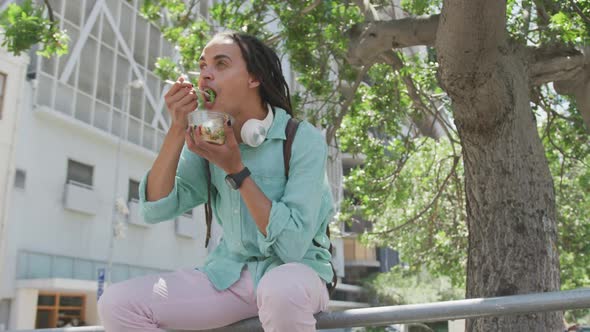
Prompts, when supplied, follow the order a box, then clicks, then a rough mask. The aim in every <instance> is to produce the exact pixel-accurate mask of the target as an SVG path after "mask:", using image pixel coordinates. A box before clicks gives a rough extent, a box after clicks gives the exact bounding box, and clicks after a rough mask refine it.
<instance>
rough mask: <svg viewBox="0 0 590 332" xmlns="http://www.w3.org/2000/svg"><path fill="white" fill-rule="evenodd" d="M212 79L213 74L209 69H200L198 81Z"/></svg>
mask: <svg viewBox="0 0 590 332" xmlns="http://www.w3.org/2000/svg"><path fill="white" fill-rule="evenodd" d="M212 79H213V73H212V72H211V70H210V69H209V67H204V68H202V69H201V75H200V76H199V80H207V81H210V80H212Z"/></svg>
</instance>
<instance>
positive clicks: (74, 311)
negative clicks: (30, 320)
mask: <svg viewBox="0 0 590 332" xmlns="http://www.w3.org/2000/svg"><path fill="white" fill-rule="evenodd" d="M85 307H86V296H85V295H83V294H60V293H51V294H50V293H39V297H38V298H37V318H36V320H35V328H37V329H39V328H55V327H63V326H83V325H85V323H84V319H85V317H84V316H85V315H84V313H85Z"/></svg>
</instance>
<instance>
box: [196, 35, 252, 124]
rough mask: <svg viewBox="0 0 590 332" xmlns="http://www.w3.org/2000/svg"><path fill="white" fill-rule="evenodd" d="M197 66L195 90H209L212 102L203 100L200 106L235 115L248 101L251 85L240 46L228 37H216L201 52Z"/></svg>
mask: <svg viewBox="0 0 590 332" xmlns="http://www.w3.org/2000/svg"><path fill="white" fill-rule="evenodd" d="M199 67H200V70H201V75H200V77H199V84H198V85H199V88H200V89H201V90H205V91H208V90H213V91H214V92H215V100H214V102H213V103H211V101H210V100H208V98H206V101H205V105H204V107H205V108H206V109H208V110H217V111H223V112H226V113H229V114H231V115H234V116H235V115H237V113H238V112H239V111H240V105H243V104H244V103H245V101H246V100H247V98H252V95H253V94H252V92H253V91H254V90H253V89H254V88H255V87H256V86H257V84H256V83H254V84H253V83H252V80H251V79H250V75H249V74H248V71H247V69H246V62H245V61H244V59H243V57H242V53H241V51H240V47H239V46H238V45H237V44H236V43H235V42H234V41H233V40H232V39H230V38H224V37H217V38H215V39H213V40H211V41H210V42H209V43H208V44H207V46H205V48H204V49H203V53H202V54H201V58H200V63H199Z"/></svg>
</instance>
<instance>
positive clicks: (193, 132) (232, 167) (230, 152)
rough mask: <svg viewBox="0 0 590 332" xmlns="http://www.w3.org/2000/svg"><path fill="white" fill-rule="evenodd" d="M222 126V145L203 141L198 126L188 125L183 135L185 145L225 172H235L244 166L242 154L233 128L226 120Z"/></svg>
mask: <svg viewBox="0 0 590 332" xmlns="http://www.w3.org/2000/svg"><path fill="white" fill-rule="evenodd" d="M223 127H224V128H223V129H224V130H225V144H223V145H218V144H214V143H209V142H207V141H205V140H204V139H203V136H202V135H201V127H200V126H199V127H197V128H193V126H189V128H188V130H187V131H186V135H185V141H186V145H187V147H188V149H189V150H191V151H192V152H194V153H196V154H198V155H199V156H201V157H203V158H205V159H207V160H209V161H210V162H212V163H214V164H215V165H217V166H218V167H219V168H221V169H222V170H224V171H225V172H226V173H227V174H235V173H238V172H239V171H241V170H242V169H243V168H244V164H243V163H242V155H241V154H240V148H239V146H238V141H237V140H236V136H235V135H234V130H233V128H232V127H231V126H230V125H228V123H227V122H226V123H225V124H224V125H223Z"/></svg>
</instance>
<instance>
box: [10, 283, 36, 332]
mask: <svg viewBox="0 0 590 332" xmlns="http://www.w3.org/2000/svg"><path fill="white" fill-rule="evenodd" d="M38 296H39V291H38V290H37V289H34V288H20V289H18V291H17V292H16V296H15V300H14V302H13V304H12V310H11V315H10V324H9V328H8V329H21V330H24V329H34V328H35V318H36V316H37V310H36V309H37V297H38Z"/></svg>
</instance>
